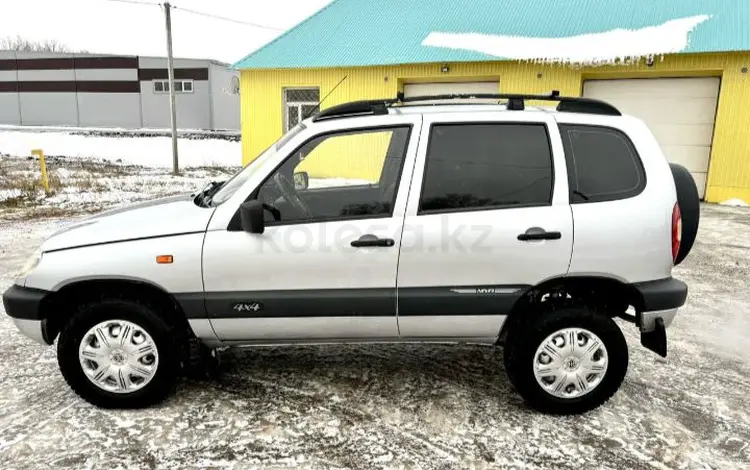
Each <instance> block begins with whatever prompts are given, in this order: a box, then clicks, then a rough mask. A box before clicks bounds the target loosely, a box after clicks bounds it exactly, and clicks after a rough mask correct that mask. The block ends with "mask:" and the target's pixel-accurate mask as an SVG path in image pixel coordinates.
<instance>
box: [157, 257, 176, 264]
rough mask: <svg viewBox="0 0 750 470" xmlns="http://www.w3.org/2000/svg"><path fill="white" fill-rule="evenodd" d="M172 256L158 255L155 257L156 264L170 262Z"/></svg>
mask: <svg viewBox="0 0 750 470" xmlns="http://www.w3.org/2000/svg"><path fill="white" fill-rule="evenodd" d="M173 262H174V258H173V257H172V255H159V256H157V257H156V264H172V263H173Z"/></svg>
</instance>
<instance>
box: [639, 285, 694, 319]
mask: <svg viewBox="0 0 750 470" xmlns="http://www.w3.org/2000/svg"><path fill="white" fill-rule="evenodd" d="M632 286H633V287H634V288H635V289H636V290H637V291H638V292H639V293H640V294H641V297H643V311H644V312H652V311H655V310H669V309H673V308H678V307H682V306H683V305H685V299H686V298H687V292H688V287H687V284H685V283H684V282H682V281H679V280H677V279H675V278H672V277H669V278H666V279H659V280H658V281H648V282H637V283H635V284H632Z"/></svg>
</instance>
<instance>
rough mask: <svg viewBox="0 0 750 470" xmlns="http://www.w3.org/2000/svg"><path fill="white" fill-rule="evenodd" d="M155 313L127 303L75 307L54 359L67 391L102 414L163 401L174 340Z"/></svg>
mask: <svg viewBox="0 0 750 470" xmlns="http://www.w3.org/2000/svg"><path fill="white" fill-rule="evenodd" d="M173 329H174V328H173V327H171V326H170V325H169V324H168V323H167V322H165V321H164V319H163V318H162V317H161V316H160V315H159V314H158V311H157V310H156V309H154V308H152V307H150V306H148V305H144V304H141V303H138V302H136V301H132V300H125V299H110V300H101V301H96V302H91V303H88V304H85V305H83V306H81V307H80V308H79V310H78V312H77V313H76V314H75V315H74V316H73V317H72V318H71V319H70V320H69V321H68V322H67V324H66V325H65V326H64V327H63V329H62V332H61V333H60V339H59V341H58V344H57V359H58V363H59V365H60V370H61V372H62V374H63V376H64V377H65V380H66V381H67V382H68V384H69V385H70V387H71V388H72V389H73V390H74V391H75V392H76V393H77V394H78V395H80V396H81V397H82V398H84V399H85V400H87V401H88V402H90V403H92V404H94V405H97V406H101V407H105V408H140V407H144V406H148V405H151V404H154V403H156V402H158V401H161V400H162V399H164V398H165V397H166V396H167V395H168V394H169V393H170V392H171V390H172V389H173V387H174V384H175V381H176V377H177V371H178V369H179V351H180V347H179V343H178V342H177V341H178V340H177V338H179V336H180V335H179V334H176V331H173Z"/></svg>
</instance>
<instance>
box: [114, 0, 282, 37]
mask: <svg viewBox="0 0 750 470" xmlns="http://www.w3.org/2000/svg"><path fill="white" fill-rule="evenodd" d="M113 1H114V0H113ZM122 1H125V0H122ZM128 1H130V0H128ZM172 8H174V9H175V10H182V11H184V12H187V13H193V14H194V15H200V16H205V17H206V18H213V19H215V20H223V21H229V22H231V23H237V24H242V25H245V26H253V27H255V28H262V29H270V30H273V31H284V29H282V28H276V27H274V26H266V25H263V24H258V23H251V22H249V21H242V20H235V19H234V18H227V17H225V16H219V15H214V14H212V13H205V12H202V11H196V10H191V9H189V8H185V7H178V6H173V7H172Z"/></svg>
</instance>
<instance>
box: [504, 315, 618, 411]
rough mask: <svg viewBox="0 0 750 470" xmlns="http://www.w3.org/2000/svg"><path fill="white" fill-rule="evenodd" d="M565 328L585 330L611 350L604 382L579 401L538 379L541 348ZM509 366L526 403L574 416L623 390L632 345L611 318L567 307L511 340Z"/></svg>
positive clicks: (534, 321) (541, 318)
mask: <svg viewBox="0 0 750 470" xmlns="http://www.w3.org/2000/svg"><path fill="white" fill-rule="evenodd" d="M564 328H583V329H586V330H588V331H590V332H591V333H593V334H595V335H596V336H598V337H599V339H601V341H602V342H603V343H604V346H605V347H606V349H607V358H608V365H607V370H606V372H605V373H604V377H603V378H602V380H601V382H600V383H599V384H598V385H597V386H596V387H595V388H594V389H593V390H591V391H590V392H588V393H587V394H585V395H582V396H579V397H576V398H559V397H556V396H554V395H552V394H550V393H548V392H547V391H545V390H544V389H543V388H542V386H541V385H539V383H538V382H537V379H536V377H535V376H534V359H535V357H534V356H535V354H536V351H537V348H538V347H539V346H540V345H541V344H542V342H543V341H544V340H545V339H546V338H547V337H548V336H549V335H551V334H553V333H554V332H556V331H559V330H562V329H564ZM508 342H509V343H512V345H511V347H510V348H507V346H506V357H505V363H506V367H507V370H508V376H509V377H512V378H511V382H512V383H513V385H514V386H515V388H516V390H517V391H518V393H519V394H520V395H521V397H522V398H523V399H524V400H525V401H526V403H527V404H528V405H529V406H531V407H532V408H534V409H535V410H537V411H540V412H542V413H548V414H555V415H574V414H580V413H585V412H587V411H591V410H593V409H595V408H597V407H599V406H601V405H602V404H604V403H605V402H606V401H607V400H609V399H610V398H611V397H612V396H613V395H614V394H615V392H617V390H618V389H619V388H620V385H621V384H622V381H623V380H624V379H625V374H626V373H627V370H628V346H627V343H626V341H625V337H624V336H623V334H622V331H620V328H619V327H618V326H617V324H616V323H615V322H614V321H613V320H612V319H611V318H609V317H606V316H604V315H598V314H594V313H592V312H590V311H588V310H586V309H585V308H577V307H575V308H563V309H559V310H555V311H554V313H549V314H546V315H540V316H538V317H536V318H534V319H532V320H530V321H529V322H528V323H526V324H525V327H524V328H518V329H516V331H515V335H514V336H513V337H512V338H511V337H509V338H508Z"/></svg>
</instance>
